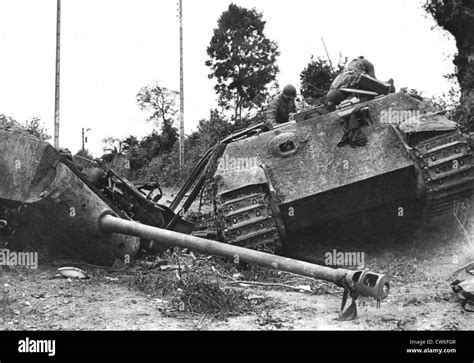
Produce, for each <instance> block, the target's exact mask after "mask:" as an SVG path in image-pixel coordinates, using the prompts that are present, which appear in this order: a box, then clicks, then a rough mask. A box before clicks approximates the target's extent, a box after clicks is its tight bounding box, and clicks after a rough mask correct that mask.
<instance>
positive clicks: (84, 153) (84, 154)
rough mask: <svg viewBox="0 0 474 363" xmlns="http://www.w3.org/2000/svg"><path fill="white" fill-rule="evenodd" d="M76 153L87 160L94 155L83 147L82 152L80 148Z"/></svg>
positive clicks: (92, 158) (91, 158)
mask: <svg viewBox="0 0 474 363" xmlns="http://www.w3.org/2000/svg"><path fill="white" fill-rule="evenodd" d="M76 155H78V156H82V157H83V158H86V159H89V160H94V156H93V155H92V153H91V152H90V151H89V150H87V149H84V152H83V151H82V149H79V150H78V151H77V153H76Z"/></svg>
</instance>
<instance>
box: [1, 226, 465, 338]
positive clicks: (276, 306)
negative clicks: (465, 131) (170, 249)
mask: <svg viewBox="0 0 474 363" xmlns="http://www.w3.org/2000/svg"><path fill="white" fill-rule="evenodd" d="M352 247H354V246H352ZM365 248H366V249H365V251H366V261H365V265H366V267H368V268H370V269H371V270H373V271H376V272H381V273H386V274H387V275H388V276H389V277H390V279H391V293H390V296H389V297H388V298H387V299H386V300H384V301H383V302H382V306H381V308H380V309H377V308H376V306H375V305H376V304H375V301H373V300H368V299H359V300H358V306H359V317H358V318H357V319H356V320H353V321H345V322H342V321H338V320H337V317H338V308H339V305H340V300H341V296H342V291H341V290H340V289H339V288H337V287H335V286H333V285H332V284H329V283H325V282H319V281H312V280H310V279H308V278H303V277H298V276H296V275H291V274H286V273H277V272H271V273H269V274H268V277H266V276H267V275H266V274H267V271H269V270H266V269H255V270H252V271H256V272H258V274H260V273H261V276H260V277H258V276H257V278H256V279H254V280H255V281H258V282H267V283H277V284H280V285H278V286H255V285H248V284H244V285H243V286H242V285H238V284H235V283H232V287H233V288H238V289H243V291H244V294H245V296H246V299H248V300H249V301H251V309H250V310H247V311H245V312H244V313H242V314H239V315H237V316H228V317H226V318H222V317H216V316H215V315H213V314H204V313H190V312H187V311H179V310H175V311H173V310H172V309H171V310H170V308H169V306H170V302H169V299H167V297H163V296H159V295H156V294H147V293H145V292H142V291H139V290H137V289H135V288H133V286H132V285H133V284H131V282H133V280H134V279H136V276H135V275H134V273H133V271H132V272H130V271H122V272H113V271H110V270H104V269H98V268H94V267H91V266H82V267H83V269H84V270H85V271H86V272H87V273H88V274H89V275H90V276H91V278H90V279H87V280H68V279H65V278H54V276H55V274H56V273H57V271H56V270H57V265H58V263H56V264H55V265H54V264H47V265H40V267H39V268H38V269H37V270H24V269H18V268H17V269H13V270H12V269H11V268H10V267H5V266H4V267H2V270H1V275H0V288H1V290H2V293H1V295H0V327H1V328H2V329H4V330H22V329H26V330H37V329H46V330H49V329H52V330H63V329H65V330H76V329H78V330H182V329H184V330H196V329H198V330H206V329H208V330H220V329H222V330H308V329H309V330H456V329H459V330H472V329H474V315H473V313H469V312H466V311H465V310H463V308H462V307H461V304H460V303H459V302H458V300H457V298H455V297H454V295H453V294H452V292H451V288H450V286H449V282H450V281H452V280H453V278H452V277H450V276H449V275H450V274H451V273H452V272H453V271H454V270H456V269H457V268H458V267H460V266H462V265H464V264H466V263H468V262H470V261H473V260H474V252H473V250H472V249H471V248H470V247H469V245H468V243H467V240H466V238H465V237H464V236H463V235H462V233H460V231H457V230H456V231H454V232H452V233H443V232H436V233H433V234H428V235H424V236H423V237H422V238H418V239H412V240H408V241H399V242H398V243H395V244H389V245H387V244H384V245H373V246H371V247H370V249H369V248H367V246H366V247H365ZM317 249H318V248H313V250H317ZM320 249H321V253H322V252H323V251H324V250H327V248H326V249H325V248H324V247H323V246H321V247H320ZM313 253H317V252H315V251H313ZM183 256H184V257H183ZM181 259H182V262H185V263H186V261H188V259H189V255H188V254H183V255H181ZM183 259H184V260H186V261H184V260H183ZM196 261H198V262H199V263H198V264H197V265H196V266H197V267H196V268H199V269H205V270H206V271H207V272H208V273H209V274H213V273H214V275H215V276H214V277H215V280H216V281H217V282H219V284H220V285H221V286H222V287H225V286H229V285H228V284H229V283H230V282H232V281H231V280H230V279H229V278H226V277H223V274H221V275H218V274H217V273H215V272H216V271H219V269H220V268H221V266H220V265H219V263H220V262H219V261H216V260H215V259H213V258H211V259H209V258H208V257H207V256H198V257H197V260H194V263H196ZM212 266H215V268H216V269H215V270H212ZM231 268H232V266H231ZM192 269H193V268H192V267H191V270H192ZM240 272H242V271H240ZM240 272H239V270H238V269H235V271H232V270H228V271H226V274H227V275H226V276H231V275H232V274H233V273H239V274H240V275H242V274H241V273H240ZM151 273H162V272H161V271H160V270H159V269H157V270H156V272H153V271H152V272H151ZM173 273H174V272H173ZM183 273H184V272H183ZM244 275H245V279H246V280H249V279H251V276H250V277H249V273H245V274H244ZM467 276H468V275H466V274H464V273H460V274H459V276H458V277H459V278H466V277H467ZM234 277H235V278H236V279H237V280H238V279H241V280H242V279H244V278H243V277H239V275H235V274H234ZM281 285H289V286H293V289H289V288H286V287H283V286H281ZM295 287H296V288H301V289H302V290H301V291H296V290H295V289H294V288H295ZM304 289H306V290H307V291H304Z"/></svg>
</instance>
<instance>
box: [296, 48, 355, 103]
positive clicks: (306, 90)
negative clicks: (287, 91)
mask: <svg viewBox="0 0 474 363" xmlns="http://www.w3.org/2000/svg"><path fill="white" fill-rule="evenodd" d="M346 63H347V58H343V57H342V56H341V57H340V58H339V62H338V64H337V67H336V69H333V68H332V67H331V65H330V64H329V63H328V61H327V60H326V59H323V58H321V57H317V58H316V59H314V56H311V60H310V62H309V63H308V65H307V66H306V68H305V69H303V71H301V73H300V81H301V90H300V92H301V95H302V96H303V97H305V98H313V99H318V98H321V97H323V96H325V95H326V93H327V91H329V87H330V86H331V83H332V81H333V80H334V78H336V76H337V75H338V74H339V73H340V72H341V71H342V70H343V69H344V67H345V65H346Z"/></svg>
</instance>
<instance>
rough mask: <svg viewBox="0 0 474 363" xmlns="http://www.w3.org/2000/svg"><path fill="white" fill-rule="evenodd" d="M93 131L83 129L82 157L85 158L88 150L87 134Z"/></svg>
mask: <svg viewBox="0 0 474 363" xmlns="http://www.w3.org/2000/svg"><path fill="white" fill-rule="evenodd" d="M90 130H91V129H86V130H84V127H83V128H82V155H81V156H82V157H83V158H84V157H85V156H84V155H85V152H86V148H85V143H86V142H87V137H86V132H89V131H90Z"/></svg>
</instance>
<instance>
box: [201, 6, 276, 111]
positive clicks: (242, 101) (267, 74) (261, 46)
mask: <svg viewBox="0 0 474 363" xmlns="http://www.w3.org/2000/svg"><path fill="white" fill-rule="evenodd" d="M264 28H265V21H263V20H262V14H261V13H259V12H257V10H256V9H251V10H249V9H246V8H243V7H239V6H237V5H235V4H230V5H229V8H228V10H227V11H225V12H224V13H222V15H221V16H220V18H219V20H218V22H217V28H215V29H214V34H213V37H212V38H211V42H210V45H209V47H208V48H207V54H208V55H209V59H208V60H207V61H206V65H207V66H208V67H210V69H211V73H210V74H209V78H211V79H212V78H215V79H216V80H217V84H216V85H215V87H214V89H215V91H216V93H217V95H218V103H219V106H220V107H222V108H223V109H224V110H231V109H232V110H233V111H234V118H235V119H236V120H241V119H242V112H243V111H249V110H251V109H254V108H255V107H259V106H261V105H263V103H264V102H265V100H266V98H267V96H268V90H267V85H269V84H270V83H271V82H273V81H274V80H275V78H276V74H277V73H278V67H277V66H276V64H275V62H276V59H277V57H278V56H279V55H280V52H279V51H278V46H277V43H276V42H274V41H271V40H269V39H268V38H266V37H265V35H264V32H263V31H264Z"/></svg>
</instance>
